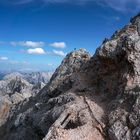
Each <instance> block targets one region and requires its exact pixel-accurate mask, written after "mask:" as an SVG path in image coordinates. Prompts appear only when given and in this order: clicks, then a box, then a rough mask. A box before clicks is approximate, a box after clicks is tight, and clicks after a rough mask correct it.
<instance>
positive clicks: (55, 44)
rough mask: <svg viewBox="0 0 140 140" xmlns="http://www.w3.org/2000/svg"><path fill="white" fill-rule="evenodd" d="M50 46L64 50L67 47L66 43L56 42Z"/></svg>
mask: <svg viewBox="0 0 140 140" xmlns="http://www.w3.org/2000/svg"><path fill="white" fill-rule="evenodd" d="M49 46H52V47H55V48H61V49H63V48H65V47H66V43H65V42H54V43H51V44H49Z"/></svg>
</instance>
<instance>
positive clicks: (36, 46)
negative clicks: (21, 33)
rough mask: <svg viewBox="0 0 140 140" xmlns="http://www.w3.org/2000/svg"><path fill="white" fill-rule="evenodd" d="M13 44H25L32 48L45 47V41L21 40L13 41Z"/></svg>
mask: <svg viewBox="0 0 140 140" xmlns="http://www.w3.org/2000/svg"><path fill="white" fill-rule="evenodd" d="M10 44H11V45H12V46H24V47H32V48H38V47H43V46H44V45H45V43H44V42H42V41H40V42H34V41H19V42H15V41H13V42H11V43H10Z"/></svg>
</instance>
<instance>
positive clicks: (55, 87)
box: [41, 49, 90, 94]
mask: <svg viewBox="0 0 140 140" xmlns="http://www.w3.org/2000/svg"><path fill="white" fill-rule="evenodd" d="M89 59H90V54H89V53H88V52H87V51H86V50H85V49H79V50H75V51H73V52H71V53H69V54H67V56H66V57H65V58H64V60H63V61H62V63H61V65H60V66H59V67H58V68H57V69H56V71H55V72H54V74H53V75H52V78H51V79H50V82H49V83H48V84H47V86H45V87H44V89H43V90H41V93H44V94H46V93H48V94H49V93H51V94H52V93H54V94H58V93H60V92H62V91H63V92H64V91H66V90H68V89H70V88H71V87H72V83H73V81H72V79H71V77H72V75H74V74H75V73H78V72H79V71H80V70H81V68H82V66H83V65H84V64H85V63H86V62H87V61H88V60H89ZM64 85H65V90H64V88H62V89H61V87H63V86H64ZM60 90H61V91H60Z"/></svg>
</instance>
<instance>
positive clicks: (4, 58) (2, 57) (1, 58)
mask: <svg viewBox="0 0 140 140" xmlns="http://www.w3.org/2000/svg"><path fill="white" fill-rule="evenodd" d="M0 60H8V57H5V56H1V57H0Z"/></svg>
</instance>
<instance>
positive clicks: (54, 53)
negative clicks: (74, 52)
mask: <svg viewBox="0 0 140 140" xmlns="http://www.w3.org/2000/svg"><path fill="white" fill-rule="evenodd" d="M53 55H56V56H62V57H64V56H66V53H64V52H63V51H57V50H53Z"/></svg>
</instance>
